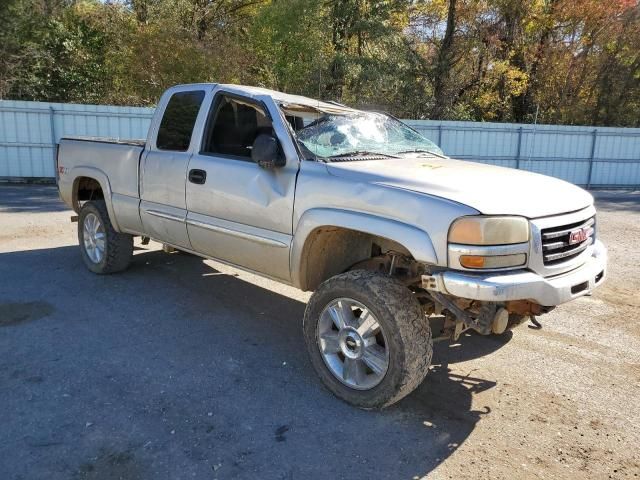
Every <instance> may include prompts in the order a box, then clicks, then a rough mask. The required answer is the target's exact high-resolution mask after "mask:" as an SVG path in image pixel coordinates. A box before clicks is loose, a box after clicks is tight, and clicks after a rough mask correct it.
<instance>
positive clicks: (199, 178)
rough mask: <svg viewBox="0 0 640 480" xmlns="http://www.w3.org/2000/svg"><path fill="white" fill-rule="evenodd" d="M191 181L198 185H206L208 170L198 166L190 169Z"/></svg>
mask: <svg viewBox="0 0 640 480" xmlns="http://www.w3.org/2000/svg"><path fill="white" fill-rule="evenodd" d="M189 181H190V182H191V183H195V184H197V185H204V182H206V181H207V172H205V171H204V170H198V169H197V168H195V169H193V170H189Z"/></svg>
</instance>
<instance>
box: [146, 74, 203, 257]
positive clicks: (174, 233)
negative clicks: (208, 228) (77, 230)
mask: <svg viewBox="0 0 640 480" xmlns="http://www.w3.org/2000/svg"><path fill="white" fill-rule="evenodd" d="M210 88H211V87H209V86H206V85H203V86H189V87H176V88H172V89H170V90H168V91H167V92H166V93H165V94H164V95H163V97H162V99H161V101H160V104H159V105H158V111H161V112H163V113H162V117H161V119H160V121H158V122H157V124H155V125H152V126H151V128H150V130H149V139H148V141H147V146H148V152H147V154H146V156H145V158H144V160H143V162H142V164H141V172H140V173H141V176H140V178H141V181H140V198H141V203H140V217H141V219H142V224H143V226H144V231H145V233H146V234H147V235H149V236H150V237H152V238H154V239H155V240H160V241H163V242H167V243H170V244H172V245H176V246H179V247H186V248H191V243H190V242H189V236H188V234H187V226H186V216H187V208H186V201H185V182H186V175H187V166H188V164H189V158H190V157H191V152H192V150H191V145H192V143H195V142H196V139H195V136H194V135H193V131H194V127H195V125H196V121H197V119H198V114H199V112H200V109H201V107H202V104H203V101H204V99H205V96H206V94H207V89H209V90H210Z"/></svg>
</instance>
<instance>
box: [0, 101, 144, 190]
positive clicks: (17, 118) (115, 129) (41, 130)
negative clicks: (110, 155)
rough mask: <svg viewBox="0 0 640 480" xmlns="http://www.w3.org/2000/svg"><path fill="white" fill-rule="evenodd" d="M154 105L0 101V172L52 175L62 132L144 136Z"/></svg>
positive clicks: (3, 175) (10, 175) (11, 175)
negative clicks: (114, 105) (127, 105)
mask: <svg viewBox="0 0 640 480" xmlns="http://www.w3.org/2000/svg"><path fill="white" fill-rule="evenodd" d="M152 116H153V108H140V107H111V106H106V105H80V104H69V103H46V102H23V101H13V100H2V101H0V178H33V177H35V178H51V177H54V176H55V164H54V153H55V145H56V143H57V142H59V141H60V138H61V137H64V136H74V135H89V136H100V137H113V138H123V139H124V138H126V139H131V138H136V139H139V138H146V136H147V129H148V128H149V123H150V121H151V117H152Z"/></svg>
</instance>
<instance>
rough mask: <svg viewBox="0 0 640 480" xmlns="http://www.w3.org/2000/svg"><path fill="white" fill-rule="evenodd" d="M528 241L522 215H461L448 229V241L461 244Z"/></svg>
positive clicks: (525, 224)
mask: <svg viewBox="0 0 640 480" xmlns="http://www.w3.org/2000/svg"><path fill="white" fill-rule="evenodd" d="M528 241H529V222H528V221H527V219H526V218H522V217H462V218H459V219H457V220H456V221H455V222H453V224H452V225H451V228H450V229H449V242H450V243H458V244H462V245H511V244H514V243H524V242H528Z"/></svg>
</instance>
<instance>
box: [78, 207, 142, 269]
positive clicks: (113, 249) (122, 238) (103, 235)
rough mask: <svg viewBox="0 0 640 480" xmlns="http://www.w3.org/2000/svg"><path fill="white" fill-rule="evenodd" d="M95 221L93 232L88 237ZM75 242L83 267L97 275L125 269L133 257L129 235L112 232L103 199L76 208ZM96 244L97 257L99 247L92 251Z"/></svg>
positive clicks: (131, 240)
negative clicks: (76, 235)
mask: <svg viewBox="0 0 640 480" xmlns="http://www.w3.org/2000/svg"><path fill="white" fill-rule="evenodd" d="M96 221H97V222H98V223H97V227H95V231H96V232H97V233H96V235H92V234H91V231H93V230H94V228H93V227H94V226H95V225H96V223H95V222H96ZM85 227H86V228H85ZM78 243H79V244H80V252H81V255H82V260H83V261H84V264H85V265H86V266H87V268H88V269H89V270H91V271H92V272H93V273H97V274H99V275H102V274H108V273H116V272H120V271H122V270H125V269H126V268H127V267H128V266H129V264H130V263H131V258H132V257H133V236H132V235H128V234H125V233H118V232H116V231H115V230H114V229H113V225H111V220H110V219H109V213H108V212H107V206H106V205H105V203H104V200H95V201H91V202H87V203H85V204H84V205H83V206H82V208H81V209H80V214H79V215H78ZM96 245H97V246H98V247H99V246H100V245H101V246H102V253H101V254H99V253H98V254H96V251H97V250H98V251H99V250H100V249H99V248H97V249H96V248H92V246H93V247H95V246H96Z"/></svg>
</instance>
